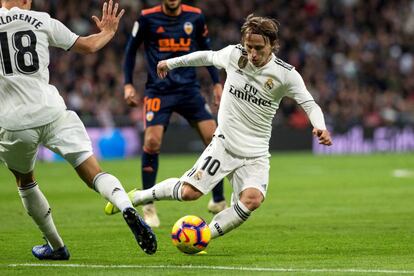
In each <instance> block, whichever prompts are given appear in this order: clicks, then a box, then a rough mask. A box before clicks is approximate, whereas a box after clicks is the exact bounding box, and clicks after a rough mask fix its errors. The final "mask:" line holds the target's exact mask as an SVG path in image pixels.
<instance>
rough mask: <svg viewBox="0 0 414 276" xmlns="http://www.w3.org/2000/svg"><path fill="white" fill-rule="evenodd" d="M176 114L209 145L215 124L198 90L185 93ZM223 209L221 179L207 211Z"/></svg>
mask: <svg viewBox="0 0 414 276" xmlns="http://www.w3.org/2000/svg"><path fill="white" fill-rule="evenodd" d="M177 112H178V113H179V114H181V115H182V116H183V117H184V118H186V119H187V121H188V122H189V123H190V124H191V125H193V126H195V128H196V129H197V131H198V133H199V135H200V137H201V139H202V141H203V143H204V145H205V146H207V145H208V144H210V142H211V139H212V138H213V135H214V131H215V130H216V128H217V124H216V121H215V120H214V119H213V116H212V115H211V112H210V111H209V110H207V105H206V101H205V99H204V98H203V96H201V94H200V92H199V91H198V89H194V90H189V91H187V93H186V94H185V95H184V96H183V97H182V98H181V100H180V103H179V105H178V106H177ZM225 208H226V201H225V198H224V191H223V179H221V180H220V181H219V182H218V183H217V185H216V186H215V187H214V188H213V190H212V199H211V200H210V201H209V203H208V205H207V209H208V210H209V211H210V212H212V213H213V214H216V213H218V212H220V211H222V210H223V209H225Z"/></svg>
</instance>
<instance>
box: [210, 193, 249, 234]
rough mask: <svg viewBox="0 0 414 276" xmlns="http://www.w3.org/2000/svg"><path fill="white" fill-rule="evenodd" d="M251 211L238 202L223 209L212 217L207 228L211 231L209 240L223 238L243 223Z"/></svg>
mask: <svg viewBox="0 0 414 276" xmlns="http://www.w3.org/2000/svg"><path fill="white" fill-rule="evenodd" d="M250 213H251V211H250V210H249V209H247V207H246V206H245V205H244V204H243V203H242V202H241V201H240V200H239V201H237V203H236V204H234V205H232V206H230V207H229V208H226V209H224V210H223V211H221V212H220V213H218V214H217V215H215V216H214V217H213V220H212V221H211V222H210V224H209V227H210V231H211V238H212V239H214V238H217V237H219V236H223V235H224V234H225V233H227V232H230V231H231V230H233V229H234V228H236V227H239V226H240V225H241V224H242V223H243V222H245V221H246V220H247V219H248V218H249V216H250Z"/></svg>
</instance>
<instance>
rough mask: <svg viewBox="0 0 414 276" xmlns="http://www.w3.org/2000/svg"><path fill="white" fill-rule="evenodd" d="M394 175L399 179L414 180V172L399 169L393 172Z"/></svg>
mask: <svg viewBox="0 0 414 276" xmlns="http://www.w3.org/2000/svg"><path fill="white" fill-rule="evenodd" d="M392 175H393V176H394V177H398V178H414V170H407V169H397V170H394V171H393V172H392Z"/></svg>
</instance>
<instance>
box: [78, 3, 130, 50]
mask: <svg viewBox="0 0 414 276" xmlns="http://www.w3.org/2000/svg"><path fill="white" fill-rule="evenodd" d="M118 8H119V5H118V3H115V5H114V2H113V0H109V3H107V2H105V3H104V4H103V7H102V18H101V19H99V18H98V17H96V16H95V15H94V16H92V19H93V20H94V21H95V23H96V26H97V27H98V29H99V30H100V32H99V33H96V34H92V35H89V36H86V37H83V36H80V37H79V38H78V40H77V41H76V42H75V44H74V45H73V47H72V49H73V50H74V51H75V52H78V53H81V54H88V53H94V52H96V51H98V50H100V49H101V48H102V47H104V46H105V45H106V44H107V43H108V42H109V41H110V40H111V39H112V38H113V37H114V35H115V33H116V31H117V29H118V24H119V21H120V20H121V17H122V16H123V15H124V13H125V10H124V9H122V10H121V11H120V12H119V13H118Z"/></svg>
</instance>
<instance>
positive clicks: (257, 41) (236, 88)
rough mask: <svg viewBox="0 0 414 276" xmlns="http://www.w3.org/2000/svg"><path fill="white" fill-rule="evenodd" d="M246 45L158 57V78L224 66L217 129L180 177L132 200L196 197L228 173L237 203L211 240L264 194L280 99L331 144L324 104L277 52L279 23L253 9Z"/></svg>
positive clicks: (217, 219) (218, 220)
mask: <svg viewBox="0 0 414 276" xmlns="http://www.w3.org/2000/svg"><path fill="white" fill-rule="evenodd" d="M241 32H242V42H243V46H242V45H230V46H228V47H226V48H224V49H222V50H220V51H217V52H215V51H199V52H194V53H191V54H189V55H185V56H181V57H177V58H173V59H168V60H165V61H161V62H159V63H158V67H157V72H158V75H159V77H161V78H164V77H166V75H167V73H168V71H169V70H173V69H175V68H178V67H184V66H211V65H214V66H216V67H217V68H222V69H224V70H226V73H227V79H226V82H225V84H224V89H223V95H222V98H221V102H220V108H219V113H218V128H217V130H216V132H215V137H214V138H213V141H212V142H211V143H210V145H209V146H208V147H207V148H206V149H205V150H204V152H203V153H202V155H201V156H200V158H199V159H198V160H197V162H196V163H195V165H194V166H193V168H192V169H190V170H188V171H187V172H186V173H185V174H184V175H183V176H182V177H181V178H180V179H178V178H170V179H167V180H164V181H163V182H161V183H159V184H158V185H155V186H154V187H153V188H151V189H148V190H144V191H137V192H135V193H134V197H133V200H132V202H133V204H134V205H136V204H143V203H145V202H147V201H151V200H161V199H176V200H195V199H197V198H199V197H200V196H202V195H203V194H206V193H208V192H209V191H211V189H212V188H213V187H214V186H215V185H216V183H217V182H218V181H219V180H220V179H222V178H223V177H225V176H227V178H228V179H229V181H230V184H231V185H232V187H233V202H232V206H230V207H229V208H227V209H225V210H223V211H221V212H220V213H218V214H217V215H215V216H214V217H213V220H212V221H211V223H210V224H209V226H210V230H211V235H212V238H216V237H218V236H220V235H223V234H225V233H227V232H229V231H230V230H232V229H234V228H236V227H238V226H239V225H241V224H242V223H243V222H244V221H245V220H247V218H248V217H249V216H250V213H251V212H252V211H254V210H255V209H257V208H258V207H259V206H260V204H261V203H262V201H263V200H264V198H265V195H266V190H267V186H268V181H269V169H270V165H269V157H270V154H269V140H270V136H271V131H272V120H273V117H274V115H275V114H276V111H277V109H278V107H279V104H280V101H281V100H282V98H283V97H285V96H287V97H291V98H293V99H294V100H296V101H297V102H298V104H299V105H300V106H301V107H302V108H303V109H304V110H305V112H306V114H307V115H308V117H309V119H310V121H311V123H312V125H313V126H314V129H313V133H314V135H315V136H317V137H318V139H319V143H321V144H324V145H331V144H332V141H331V138H330V135H329V132H328V131H327V130H326V127H325V122H324V118H323V114H322V111H321V109H320V107H319V106H318V105H317V104H316V103H315V101H314V100H313V98H312V96H311V94H310V93H309V92H308V90H307V89H306V86H305V84H304V82H303V80H302V77H301V76H300V75H299V73H298V72H297V71H296V70H295V68H294V67H293V66H291V65H289V64H287V63H285V62H283V61H281V60H280V59H278V58H277V57H276V56H275V55H274V54H273V53H272V51H273V50H274V49H275V48H277V32H278V26H277V23H276V22H275V21H273V20H271V19H268V18H263V17H254V16H252V15H250V16H249V17H248V18H247V19H246V22H245V23H244V25H243V27H242V29H241Z"/></svg>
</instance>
